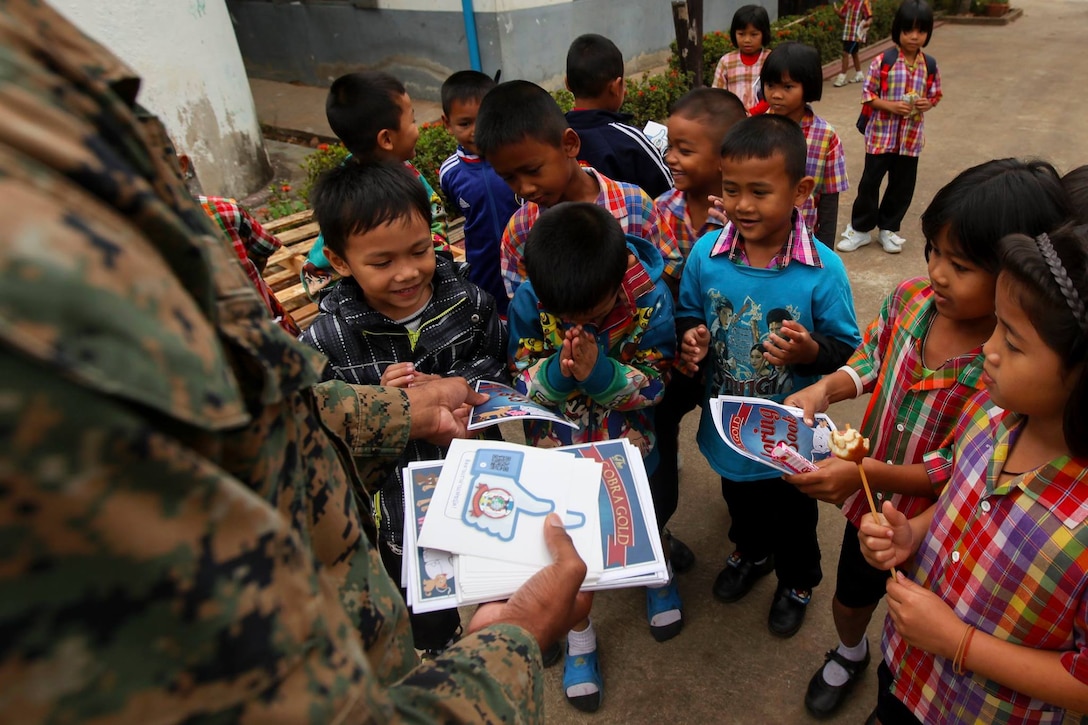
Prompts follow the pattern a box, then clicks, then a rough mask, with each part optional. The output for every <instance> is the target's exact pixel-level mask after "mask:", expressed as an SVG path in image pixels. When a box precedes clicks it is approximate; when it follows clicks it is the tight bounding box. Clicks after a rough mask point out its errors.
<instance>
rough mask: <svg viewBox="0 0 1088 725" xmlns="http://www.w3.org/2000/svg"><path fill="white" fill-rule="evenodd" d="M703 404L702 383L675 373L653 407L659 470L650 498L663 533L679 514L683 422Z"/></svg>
mask: <svg viewBox="0 0 1088 725" xmlns="http://www.w3.org/2000/svg"><path fill="white" fill-rule="evenodd" d="M702 401H703V383H702V382H701V381H700V380H699V378H698V376H696V377H694V378H689V377H688V376H687V375H684V374H683V373H680V372H677V371H673V373H672V377H670V378H669V384H668V385H666V386H665V394H664V395H663V396H662V397H661V402H659V403H658V404H657V405H656V406H654V434H655V436H656V438H657V451H658V456H659V458H658V461H657V470H655V471H654V472H653V474H651V475H650V496H651V498H652V499H653V501H654V512H655V513H656V514H657V529H658V531H660V530H661V529H664V528H665V525H666V524H668V523H669V519H671V518H672V515H673V514H674V513H676V506H677V504H678V503H679V501H680V472H679V471H677V470H676V465H677V461H676V458H677V455H678V454H679V451H680V421H681V420H683V419H684V416H685V415H687V414H688V413H689V412H690V411H691V410H693V409H694V408H695V407H697V406H698V405H699V404H700V403H701V402H702Z"/></svg>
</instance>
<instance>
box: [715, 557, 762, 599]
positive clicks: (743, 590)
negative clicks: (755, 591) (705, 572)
mask: <svg viewBox="0 0 1088 725" xmlns="http://www.w3.org/2000/svg"><path fill="white" fill-rule="evenodd" d="M772 571H774V557H773V556H768V557H767V558H765V559H764V560H763V561H761V562H759V563H758V564H757V563H756V562H754V561H752V560H751V559H749V558H747V557H744V556H741V555H740V554H738V553H737V552H735V551H734V552H733V553H732V554H730V555H729V559H728V560H727V561H726V562H725V568H724V569H722V570H721V571H720V572H719V573H718V578H717V579H715V580H714V587H713V592H714V596H715V597H716V598H717V599H718V601H721V602H737V601H740V600H741V599H743V598H744V595H745V594H747V593H748V592H749V591H751V590H752V585H754V584H755V583H756V580H757V579H759V578H760V577H763V576H766V575H768V574H770V573H771V572H772Z"/></svg>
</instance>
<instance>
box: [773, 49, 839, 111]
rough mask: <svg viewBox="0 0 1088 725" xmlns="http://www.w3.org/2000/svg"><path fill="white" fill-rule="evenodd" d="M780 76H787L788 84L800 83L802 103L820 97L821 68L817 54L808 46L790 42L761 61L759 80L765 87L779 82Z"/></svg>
mask: <svg viewBox="0 0 1088 725" xmlns="http://www.w3.org/2000/svg"><path fill="white" fill-rule="evenodd" d="M783 76H789V78H790V80H791V81H793V82H794V83H800V84H801V89H802V94H803V96H804V100H805V103H812V102H814V101H818V100H820V99H821V98H823V95H824V68H823V64H822V63H821V62H820V51H818V50H816V49H815V48H813V47H812V46H811V45H805V44H804V43H798V42H797V41H795V40H791V41H787V42H785V43H780V44H778V45H776V46H775V48H774V50H772V51H771V54H770V55H768V56H767V59H766V60H765V61H763V69H762V70H761V71H760V72H759V80H760V83H762V84H763V87H764V88H766V87H767V86H768V85H770V84H771V83H781V82H782V77H783Z"/></svg>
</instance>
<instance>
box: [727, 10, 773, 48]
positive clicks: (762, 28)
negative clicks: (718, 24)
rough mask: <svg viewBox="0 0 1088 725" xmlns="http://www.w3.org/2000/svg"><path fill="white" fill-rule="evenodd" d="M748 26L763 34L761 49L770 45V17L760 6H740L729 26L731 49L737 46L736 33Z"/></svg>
mask: <svg viewBox="0 0 1088 725" xmlns="http://www.w3.org/2000/svg"><path fill="white" fill-rule="evenodd" d="M749 25H751V26H752V27H753V28H755V29H756V30H758V31H759V32H761V33H762V34H763V47H764V48H766V47H767V46H768V45H770V44H771V16H770V15H768V14H767V10H766V9H765V8H764V7H763V6H762V5H741V6H740V7H739V8H737V12H735V13H733V22H732V23H730V24H729V39H730V40H732V41H733V47H736V45H737V31H738V30H744V29H745V28H747V27H748V26H749Z"/></svg>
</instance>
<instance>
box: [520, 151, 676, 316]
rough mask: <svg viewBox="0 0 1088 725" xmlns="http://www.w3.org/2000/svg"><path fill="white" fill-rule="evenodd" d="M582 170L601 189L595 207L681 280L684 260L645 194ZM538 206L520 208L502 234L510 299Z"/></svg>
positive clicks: (529, 204) (522, 275)
mask: <svg viewBox="0 0 1088 725" xmlns="http://www.w3.org/2000/svg"><path fill="white" fill-rule="evenodd" d="M582 170H583V171H584V172H585V173H587V174H589V175H590V176H592V177H593V178H594V180H595V181H596V182H597V186H598V187H599V188H600V192H599V193H598V194H597V199H596V200H595V201H594V203H595V204H597V206H603V207H604V208H605V209H607V210H608V211H609V212H610V213H611V214H612V216H614V217H616V219H617V220H618V221H619V223H620V226H621V227H623V233H624V234H630V235H632V236H636V237H641V238H642V239H645V240H646V241H648V242H650V244H652V245H654V246H655V247H657V249H658V251H660V252H661V258H662V259H663V260H664V261H665V274H666V275H667V276H669V277H672V278H673V279H680V271H681V269H682V268H683V266H684V257H683V255H682V254H681V253H680V247H679V246H677V243H676V235H675V234H674V233H673V230H672V228H671V227H670V226H668V225H667V224H665V223H663V222H662V220H661V217H660V216H658V213H657V211H656V210H655V209H654V201H653V199H651V198H650V197H649V196H648V195H647V194H646V192H645V191H643V190H642V189H640V188H638V187H637V186H635V185H633V184H625V183H624V182H622V181H613V180H612V179H609V178H608V177H607V176H605V175H604V174H602V173H600V172H599V171H597V170H596V169H593V168H591V167H588V166H585V167H582ZM541 210H542V209H541V206H540V205H539V204H534V203H533V202H531V201H527V202H525V203H524V204H522V205H521V208H519V209H518V210H517V211H516V212H514V216H512V217H511V218H510V223H509V224H507V225H506V231H505V232H504V233H503V235H502V278H503V282H504V283H505V284H506V291H507V292H508V293H509V294H510V297H511V298H513V296H514V291H515V290H516V289H517V288H518V287H519V286H520V285H521V283H522V282H524V281H525V261H524V255H525V241H526V240H527V239H528V238H529V231H530V230H531V229H532V228H533V224H535V223H536V220H537V217H539V216H540V213H541Z"/></svg>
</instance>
